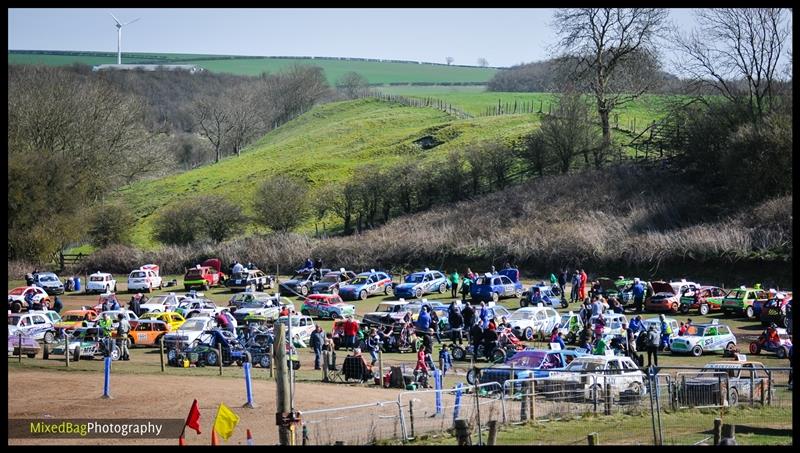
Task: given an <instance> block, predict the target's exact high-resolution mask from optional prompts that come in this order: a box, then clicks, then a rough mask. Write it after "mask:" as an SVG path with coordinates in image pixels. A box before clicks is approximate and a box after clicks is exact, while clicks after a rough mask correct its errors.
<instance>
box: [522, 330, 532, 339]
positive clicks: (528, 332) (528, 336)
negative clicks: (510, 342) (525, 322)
mask: <svg viewBox="0 0 800 453" xmlns="http://www.w3.org/2000/svg"><path fill="white" fill-rule="evenodd" d="M522 336H523V337H525V339H526V340H528V341H533V328H532V327H526V328H525V331H524V332H523V333H522Z"/></svg>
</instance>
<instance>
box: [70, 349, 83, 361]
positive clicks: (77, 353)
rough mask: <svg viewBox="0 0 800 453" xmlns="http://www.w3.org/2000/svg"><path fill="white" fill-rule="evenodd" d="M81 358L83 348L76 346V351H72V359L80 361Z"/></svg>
mask: <svg viewBox="0 0 800 453" xmlns="http://www.w3.org/2000/svg"><path fill="white" fill-rule="evenodd" d="M80 360H81V350H80V349H79V348H75V351H74V352H73V353H72V361H73V362H79V361H80Z"/></svg>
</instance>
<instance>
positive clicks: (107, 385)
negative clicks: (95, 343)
mask: <svg viewBox="0 0 800 453" xmlns="http://www.w3.org/2000/svg"><path fill="white" fill-rule="evenodd" d="M105 359H106V366H105V372H104V373H103V374H104V376H103V398H111V357H106V358H105Z"/></svg>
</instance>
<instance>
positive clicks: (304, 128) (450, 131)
mask: <svg viewBox="0 0 800 453" xmlns="http://www.w3.org/2000/svg"><path fill="white" fill-rule="evenodd" d="M537 126H538V116H537V115H514V116H498V117H487V118H475V119H470V120H455V119H453V118H452V117H451V116H449V115H448V114H445V113H443V112H441V111H438V110H435V109H432V108H414V107H405V106H401V105H397V104H392V103H386V102H381V101H377V100H372V99H364V100H357V101H348V102H340V103H333V104H326V105H321V106H318V107H316V108H314V109H313V110H312V111H310V112H308V113H306V114H305V115H303V116H301V117H299V118H297V119H295V120H293V121H292V122H290V123H288V124H286V125H284V126H282V127H280V128H278V129H276V130H274V131H272V132H270V133H269V134H267V135H266V136H264V137H263V138H262V139H261V140H259V141H258V142H256V143H255V144H253V145H251V146H250V147H249V148H248V149H247V150H246V151H245V152H243V153H242V155H241V157H238V158H236V157H229V158H225V159H223V160H222V161H220V163H219V164H214V165H207V166H204V167H201V168H198V169H195V170H192V171H188V172H184V173H181V174H177V175H173V176H170V177H167V178H162V179H157V180H151V181H142V182H138V183H136V184H133V185H130V186H126V187H124V188H122V189H121V190H119V191H118V193H117V194H116V195H115V197H116V198H117V199H119V200H122V201H123V202H124V203H125V204H126V205H127V206H130V207H131V210H132V211H133V213H134V214H135V216H136V217H137V219H138V220H137V223H136V225H135V226H134V228H133V239H134V243H135V244H136V245H137V246H141V247H154V246H155V244H154V242H153V241H152V239H151V237H150V229H151V222H152V219H153V214H154V213H157V212H158V211H159V210H160V209H162V208H164V207H165V206H166V205H168V204H170V203H180V202H182V200H185V199H186V198H188V197H190V196H194V195H196V194H201V193H216V194H221V195H223V196H225V197H227V198H229V199H230V200H232V201H234V202H236V203H238V204H240V205H241V206H242V207H243V208H244V209H245V212H247V213H251V212H252V203H253V197H254V193H255V189H256V185H257V183H258V181H260V180H262V179H264V178H265V177H267V176H269V175H273V174H288V175H291V176H296V177H300V178H304V179H306V180H308V181H309V182H310V183H311V185H312V187H315V186H319V185H321V184H326V183H330V182H334V181H342V180H345V179H347V178H349V177H350V175H351V174H352V173H353V172H354V171H355V170H356V169H357V168H358V167H359V166H361V165H364V164H375V165H377V166H381V167H382V166H388V165H391V164H395V163H398V162H400V161H402V160H404V159H420V160H424V159H439V158H441V157H442V156H444V155H445V153H446V152H448V151H450V150H453V149H462V148H463V147H465V146H466V145H468V144H471V143H475V142H480V141H484V140H492V139H497V140H513V139H515V138H518V137H519V136H522V135H524V134H525V133H528V132H530V131H531V130H533V129H534V128H536V127H537ZM432 128H439V129H438V130H435V132H433V131H432ZM430 134H433V135H435V136H437V138H440V139H441V140H442V141H443V142H444V143H443V144H442V145H440V146H438V147H436V148H435V149H434V150H432V151H423V150H421V149H420V148H419V147H417V146H416V145H414V144H413V142H414V141H415V140H417V139H419V138H420V137H423V136H425V135H430ZM329 225H330V223H329ZM313 228H314V227H313V224H312V223H309V224H307V225H306V227H305V231H306V232H308V231H313Z"/></svg>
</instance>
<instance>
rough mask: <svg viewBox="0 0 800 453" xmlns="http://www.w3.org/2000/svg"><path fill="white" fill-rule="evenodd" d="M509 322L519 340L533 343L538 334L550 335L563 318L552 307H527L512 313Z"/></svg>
mask: <svg viewBox="0 0 800 453" xmlns="http://www.w3.org/2000/svg"><path fill="white" fill-rule="evenodd" d="M507 321H508V323H509V324H511V329H512V331H513V332H514V335H516V336H517V338H524V339H525V340H528V341H531V340H533V339H534V336H535V335H536V334H537V333H540V332H541V333H544V334H546V335H549V334H550V332H552V331H553V328H554V327H555V326H557V325H558V323H559V321H561V316H559V314H558V312H556V311H555V310H553V308H552V307H545V306H536V307H525V308H520V309H518V310H516V311H515V312H514V313H512V314H511V316H510V317H509V318H507Z"/></svg>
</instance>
